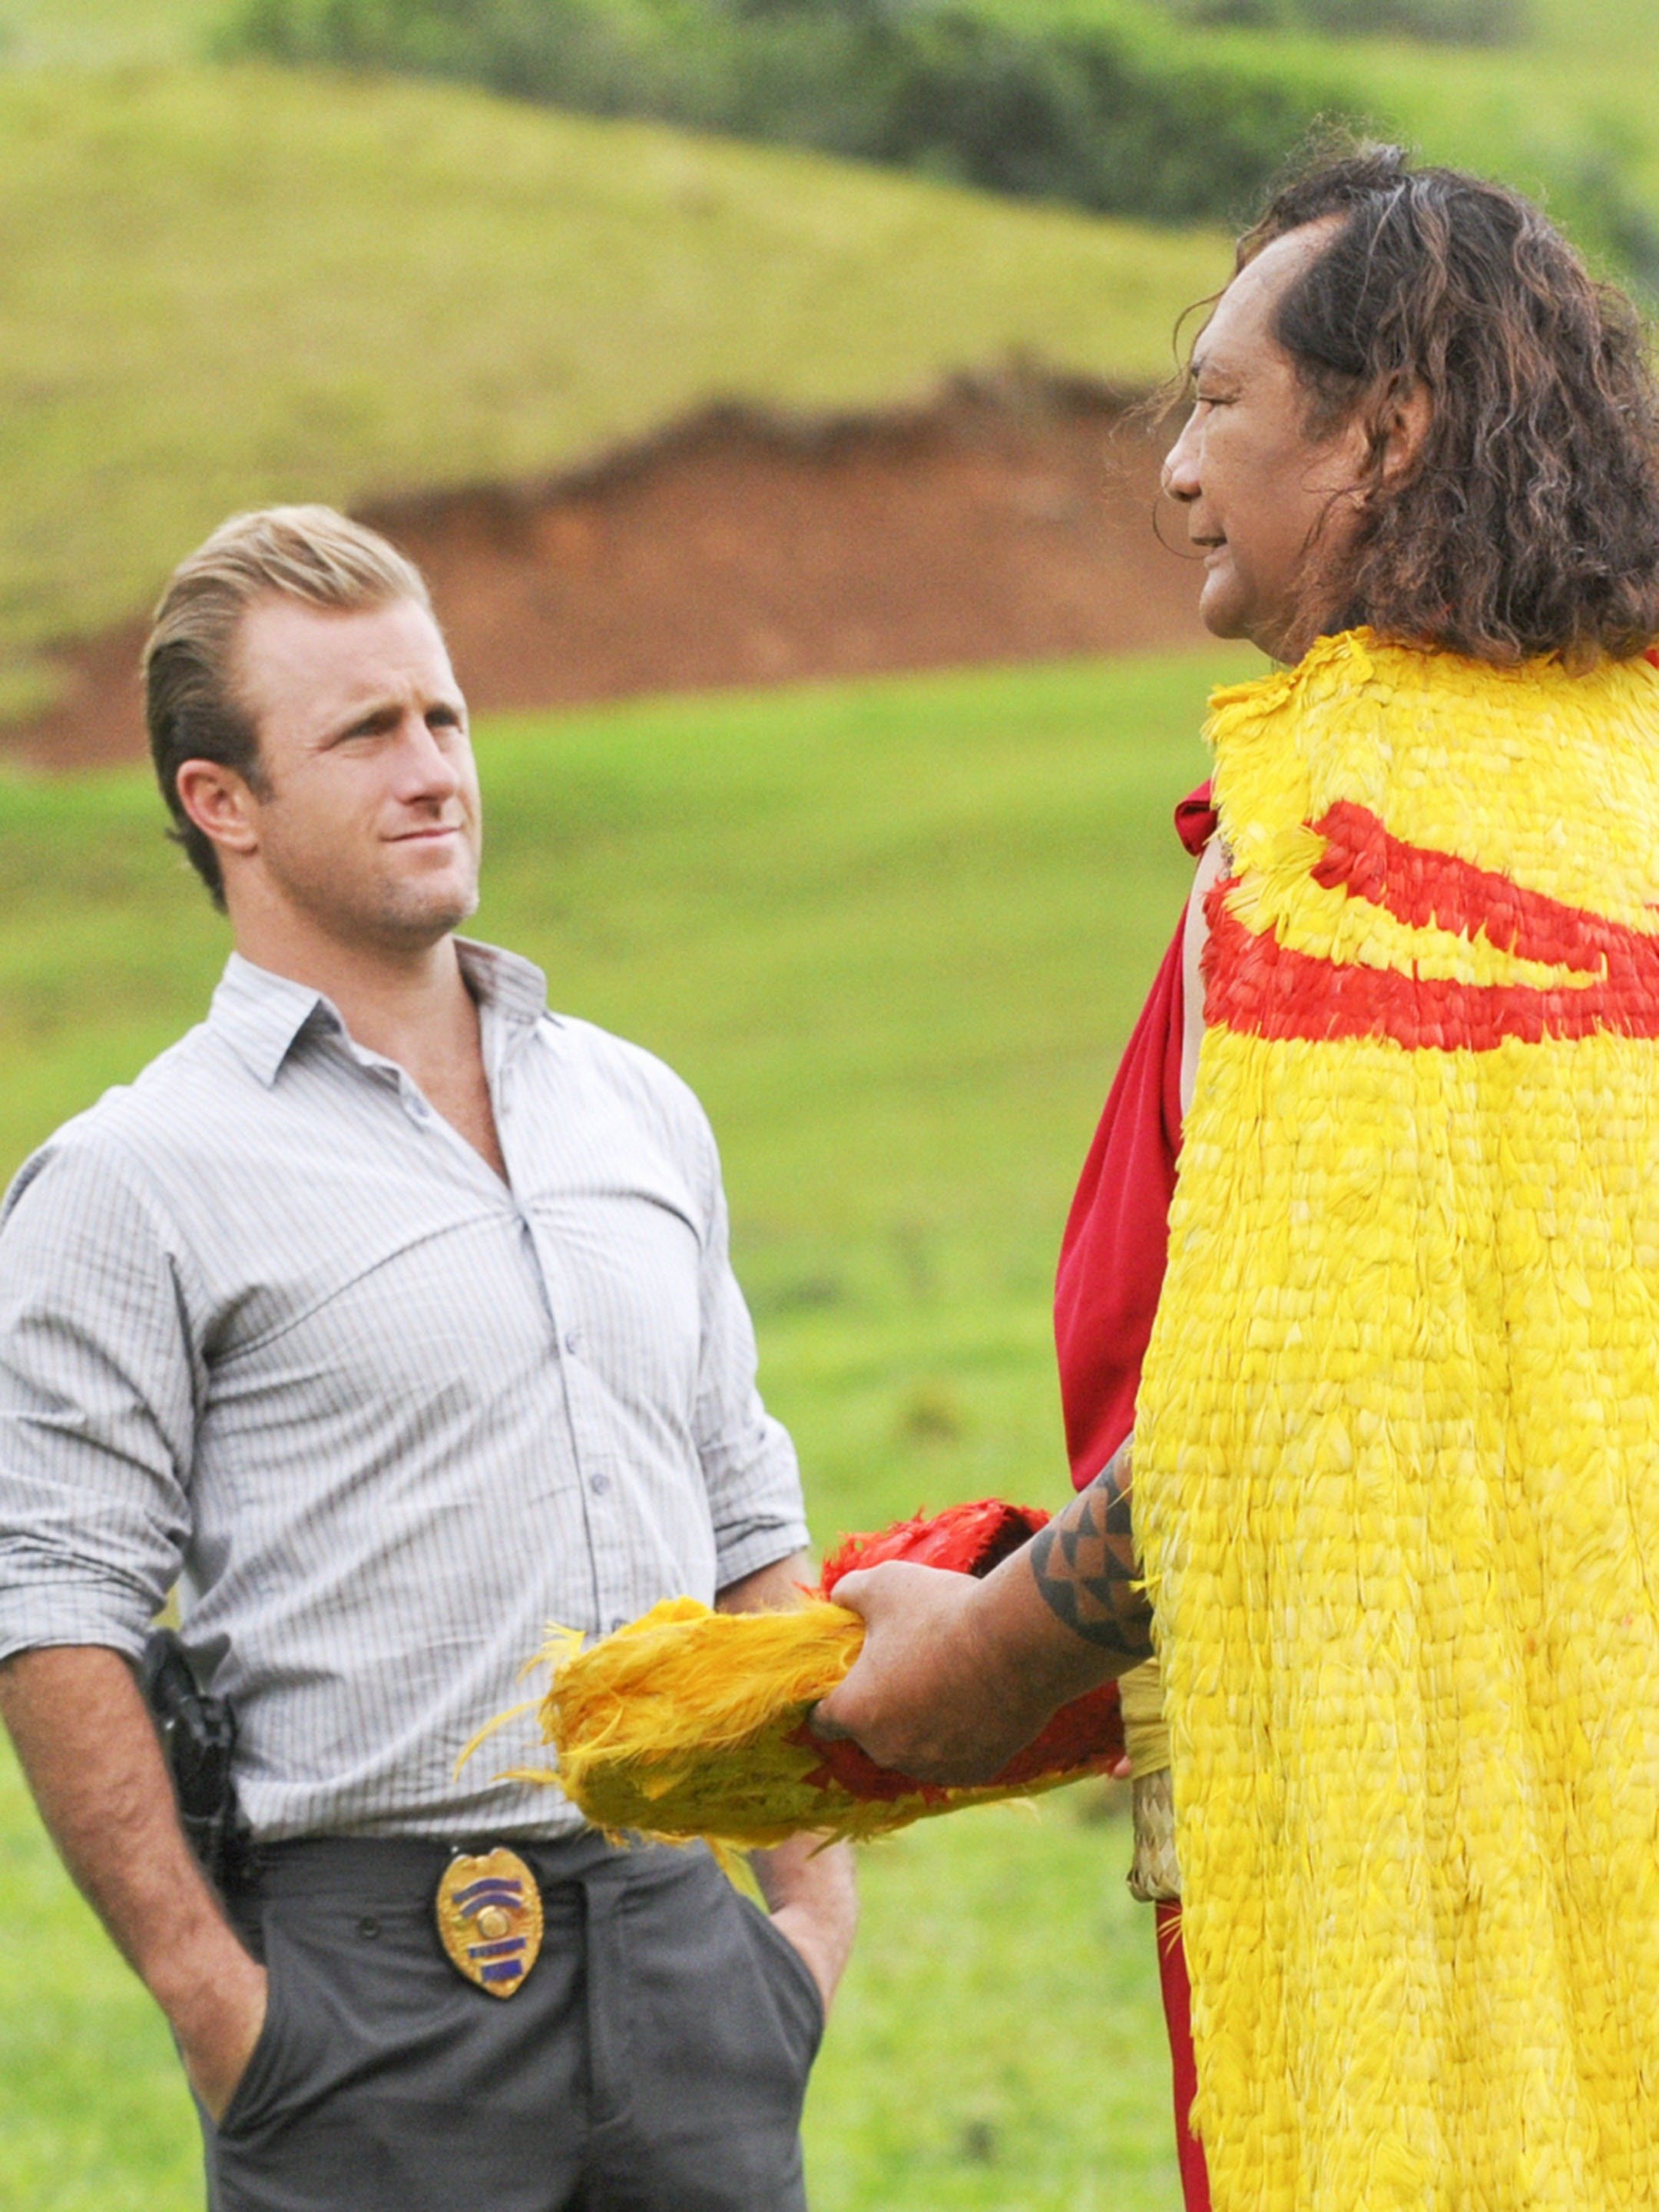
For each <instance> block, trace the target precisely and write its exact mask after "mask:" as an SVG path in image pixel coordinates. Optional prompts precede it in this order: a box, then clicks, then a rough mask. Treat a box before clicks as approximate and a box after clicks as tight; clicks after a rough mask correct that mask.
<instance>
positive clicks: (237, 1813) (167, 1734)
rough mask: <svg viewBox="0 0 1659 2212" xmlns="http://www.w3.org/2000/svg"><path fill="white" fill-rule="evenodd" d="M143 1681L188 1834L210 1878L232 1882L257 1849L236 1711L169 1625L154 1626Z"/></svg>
mask: <svg viewBox="0 0 1659 2212" xmlns="http://www.w3.org/2000/svg"><path fill="white" fill-rule="evenodd" d="M138 1686H139V1688H140V1690H141V1691H142V1692H143V1699H144V1703H145V1704H146V1705H148V1706H149V1712H150V1718H151V1719H152V1720H153V1721H154V1722H155V1733H156V1735H158V1736H159V1737H160V1738H161V1756H162V1758H163V1759H165V1760H166V1761H167V1772H168V1774H169V1775H170V1776H171V1777H172V1779H173V1796H174V1798H175V1799H176V1801H177V1802H178V1807H179V1824H180V1826H182V1827H183V1829H184V1832H185V1838H186V1839H187V1840H188V1842H189V1844H190V1847H191V1850H193V1851H194V1852H195V1854H196V1857H197V1859H198V1860H199V1861H200V1863H201V1867H202V1871H203V1873H204V1874H205V1875H206V1876H207V1878H208V1880H209V1881H210V1882H212V1883H213V1885H214V1887H216V1889H219V1890H227V1889H229V1888H230V1887H232V1886H233V1885H234V1884H235V1883H236V1882H238V1881H240V1880H242V1879H243V1878H244V1877H245V1876H246V1874H247V1872H248V1870H249V1867H250V1863H251V1860H252V1832H251V1831H250V1830H249V1827H248V1825H247V1822H246V1820H244V1819H243V1817H242V1809H241V1807H240V1805H239V1804H238V1802H237V1801H236V1784H235V1779H234V1776H233V1774H232V1771H231V1768H232V1762H233V1760H234V1755H235V1751H236V1716H235V1715H234V1713H233V1712H232V1711H231V1709H230V1707H229V1706H228V1705H227V1704H226V1702H225V1700H224V1699H222V1698H216V1697H212V1696H210V1694H209V1693H208V1692H206V1691H204V1689H203V1687H202V1686H201V1684H200V1683H199V1682H198V1681H197V1679H196V1670H195V1668H193V1667H192V1666H191V1663H190V1655H189V1653H188V1652H187V1651H186V1650H185V1647H184V1645H183V1644H182V1643H181V1642H180V1641H179V1638H178V1636H177V1635H176V1634H175V1633H174V1632H173V1630H172V1629H170V1628H157V1629H154V1630H152V1631H151V1632H150V1635H149V1639H148V1640H147V1642H146V1643H145V1645H144V1653H143V1658H142V1659H141V1660H140V1661H139V1662H138Z"/></svg>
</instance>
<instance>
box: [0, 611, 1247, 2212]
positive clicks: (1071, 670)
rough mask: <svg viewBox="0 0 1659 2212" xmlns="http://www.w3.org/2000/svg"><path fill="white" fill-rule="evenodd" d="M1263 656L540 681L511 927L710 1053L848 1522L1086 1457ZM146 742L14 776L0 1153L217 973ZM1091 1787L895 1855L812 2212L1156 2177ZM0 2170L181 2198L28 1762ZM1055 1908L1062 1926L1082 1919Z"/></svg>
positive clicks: (14, 1808)
mask: <svg viewBox="0 0 1659 2212" xmlns="http://www.w3.org/2000/svg"><path fill="white" fill-rule="evenodd" d="M1242 666H1243V657H1242V656H1241V655H1240V654H1239V653H1237V652H1234V653H1230V654H1218V653H1206V654H1200V655H1197V656H1191V657H1187V658H1183V659H1149V660H1146V661H1139V662H1137V661H1128V662H1120V663H1117V664H1113V665H1073V666H1069V667H1061V668H1049V669H1045V670H1041V671H1021V672H1011V673H1003V674H994V675H988V676H987V675H983V674H980V675H975V676H972V677H965V676H964V677H956V676H952V677H928V678H912V679H908V680H905V681H900V682H892V681H888V682H883V683H880V684H861V685H856V686H849V687H844V688H841V687H837V688H829V689H823V690H803V691H796V692H791V693H785V694H774V695H770V696H759V695H750V696H744V697H742V698H738V699H730V698H701V699H698V700H696V701H691V702H665V703H661V704H656V705H650V706H645V707H629V708H625V709H612V710H609V711H606V712H603V713H592V714H582V715H580V716H575V717H568V718H558V719H553V718H545V717H541V718H536V719H534V720H530V719H526V720H520V721H515V722H513V723H511V724H501V725H498V726H494V727H491V728H490V729H489V730H487V731H486V732H484V734H483V738H482V739H481V742H480V757H481V762H482V766H483V776H484V783H485V790H486V804H487V807H488V810H489V825H490V826H489V840H488V845H489V849H488V852H487V856H486V905H485V908H484V911H483V914H482V915H480V917H479V921H478V925H477V926H478V927H479V928H480V930H481V931H483V932H484V933H490V934H494V935H496V936H498V937H500V938H501V939H504V940H505V941H507V942H508V943H511V944H513V945H518V946H520V947H521V948H522V949H523V950H525V951H528V952H530V953H532V955H533V956H534V957H536V958H537V959H538V960H539V961H540V962H542V963H543V964H544V966H545V967H546V969H547V970H548V974H549V976H550V984H551V992H552V996H553V1000H554V1002H555V1004H556V1005H558V1006H563V1007H566V1008H568V1009H570V1010H571V1011H573V1012H579V1013H581V1014H584V1015H586V1016H588V1017H590V1018H594V1019H596V1020H599V1021H600V1022H603V1023H605V1024H608V1025H610V1026H611V1027H613V1028H616V1029H618V1030H623V1032H625V1033H626V1034H628V1035H629V1036H635V1037H637V1038H639V1039H640V1040H641V1042H645V1043H647V1044H648V1045H650V1046H652V1047H653V1048H655V1049H656V1050H658V1051H659V1052H660V1053H662V1054H665V1056H666V1057H667V1058H668V1059H669V1060H671V1061H672V1062H673V1063H674V1064H675V1065H676V1066H678V1067H679V1068H680V1069H681V1070H682V1072H683V1073H684V1074H685V1075H686V1076H687V1077H688V1078H689V1079H690V1080H691V1081H692V1082H693V1083H694V1084H695V1085H696V1086H697V1088H698V1089H699V1090H700V1091H701V1092H702V1096H703V1097H704V1099H705V1100H706V1102H707V1103H708V1106H709V1109H710V1110H711V1112H712V1114H713V1115H714V1121H715V1125H716V1127H717V1129H718V1131H719V1133H720V1139H721V1142H722V1145H723V1148H724V1152H725V1155H726V1173H727V1180H728V1183H729V1186H730V1189H731V1194H732V1208H733V1216H734V1226H735V1249H736V1253H737V1259H738V1269H739V1272H740V1273H741V1274H742V1276H743V1278H744V1281H745V1283H746V1285H747V1286H748V1287H749V1290H750V1295H751V1298H752V1302H753V1304H754V1306H755V1309H756V1315H757V1327H758V1330H759V1334H760V1341H761V1354H762V1382H763V1387H764V1389H765V1390H766V1392H767V1395H768V1397H769V1401H770V1402H771V1403H772V1404H773V1405H774V1406H775V1407H776V1409H777V1410H778V1411H779V1412H780V1413H781V1414H782V1415H783V1417H784V1418H785V1419H787V1421H788V1422H789V1424H790V1425H791V1426H792V1428H793V1431H794V1433H795V1435H796V1437H797V1440H798V1442H799V1446H800V1449H801V1456H802V1462H803V1466H804V1468H805V1473H806V1477H807V1484H808V1497H809V1504H810V1507H811V1516H812V1521H813V1526H814V1529H815V1533H816V1534H817V1539H818V1541H820V1542H821V1543H823V1542H825V1541H829V1540H831V1539H833V1538H834V1537H835V1536H836V1534H838V1533H839V1532H841V1531H842V1530H844V1529H848V1528H859V1527H868V1526H870V1525H872V1524H875V1523H878V1522H882V1521H884V1520H886V1519H889V1518H891V1517H893V1516H896V1515H897V1514H900V1513H907V1512H910V1511H913V1510H915V1508H916V1507H917V1506H918V1505H921V1504H930V1505H939V1504H945V1503H947V1502H949V1501H950V1500H951V1499H953V1498H962V1497H970V1496H975V1495H983V1494H985V1493H987V1492H993V1491H1000V1492H1003V1494H1005V1495H1007V1496H1011V1497H1014V1498H1025V1499H1030V1500H1031V1501H1033V1502H1036V1503H1048V1504H1056V1503H1058V1502H1059V1501H1060V1499H1061V1498H1063V1497H1064V1496H1065V1495H1066V1476H1065V1471H1064V1465H1063V1457H1062V1452H1061V1447H1060V1420H1059V1411H1058V1405H1057V1400H1056V1393H1055V1387H1054V1371H1053V1352H1052V1349H1051V1345H1050V1339H1049V1323H1048V1297H1049V1288H1050V1281H1051V1277H1052V1271H1053V1263H1054V1252H1055V1249H1056V1246H1057V1243H1058V1238H1059V1234H1060V1223H1061V1220H1062V1218H1063V1216H1064V1212H1065V1207H1066V1200H1067V1197H1068V1195H1069V1192H1070V1189H1071V1187H1072V1184H1073V1180H1074V1178H1075V1176H1076V1173H1077V1170H1078V1169H1079V1165H1080V1164H1081V1161H1082V1158H1083V1155H1084V1152H1085V1149H1086V1146H1087V1144H1088V1140H1089V1137H1090V1134H1091V1129H1092V1127H1093V1123H1094V1121H1095V1118H1096V1115H1097V1113H1098V1110H1099V1106H1100V1103H1101V1100H1102V1098H1103V1096H1104V1092H1105V1090H1106V1086H1107V1084H1108V1081H1109V1076H1110V1073H1111V1066H1112V1062H1113V1059H1114V1056H1115V1050H1116V1048H1117V1047H1118V1045H1119V1043H1120V1042H1121V1039H1122V1037H1123V1036H1124V1035H1125V1034H1126V1032H1127V1027H1128V1025H1129V1023H1130V1021H1131V1020H1132V1018H1133V1013H1134V1011H1135V1009H1136V1007H1137V1006H1138V1004H1139V1000H1140V998H1141V996H1142V995H1143V994H1144V991H1145V989H1146V984H1147V982H1148V981H1149V980H1150V978H1151V975H1152V972H1153V969H1155V967H1156V965H1157V962H1158V957H1159V956H1160V954H1161V952H1162V950H1163V946H1164V943H1165V942H1166V941H1167V939H1168V936H1169V933H1170V930H1171V929H1172V928H1173V927H1174V923H1175V917H1176V913H1177V911H1178V909H1179V907H1180V903H1181V901H1182V897H1183V896H1184V887H1185V884H1186V881H1187V878H1188V873H1189V866H1190V864H1189V863H1188V862H1187V860H1186V859H1185V857H1184V855H1183V854H1182V852H1181V851H1180V848H1179V847H1178V846H1177V845H1176V841H1175V838H1174V836H1173V834H1172V832H1171V830H1170V805H1172V803H1173V801H1174V800H1175V799H1176V798H1177V797H1179V796H1180V794H1181V793H1182V792H1183V791H1184V790H1186V789H1187V788H1188V787H1189V786H1190V785H1191V783H1192V782H1194V781H1196V779H1197V777H1198V776H1199V775H1200V774H1201V773H1202V766H1203V763H1202V757H1201V755H1200V750H1199V747H1198V744H1197V742H1196V731H1197V728H1198V724H1199V720H1200V714H1201V709H1202V702H1203V697H1204V694H1205V691H1206V687H1207V685H1208V684H1210V683H1212V682H1213V681H1215V680H1217V679H1218V678H1219V677H1220V676H1222V675H1224V674H1231V673H1236V672H1238V671H1239V670H1240V669H1241V667H1242ZM160 821H161V811H160V805H159V801H158V800H157V799H155V795H154V793H153V792H152V791H151V790H150V789H149V787H148V786H147V784H146V781H145V780H144V779H143V777H142V776H141V775H138V774H137V772H132V773H123V774H117V775H99V776H95V777H88V778H85V779H82V780H79V781H73V782H67V781H65V782H49V781H44V780H42V781H21V780H18V779H15V778H14V779H12V780H10V781H0V880H3V881H4V882H5V884H7V887H8V896H7V902H6V906H5V909H4V911H3V913H0V1059H3V1062H4V1065H5V1066H6V1068H7V1072H8V1082H7V1085H5V1087H4V1090H3V1091H0V1168H4V1169H7V1170H9V1168H10V1167H11V1166H12V1165H13V1164H15V1162H16V1161H17V1160H18V1158H20V1157H21V1154H22V1153H23V1152H24V1151H25V1149H26V1148H27V1146H30V1145H31V1144H33V1142H34V1141H36V1140H37V1139H39V1138H40V1137H41V1136H42V1135H44V1134H45V1133H46V1131H47V1130H48V1129H50V1128H51V1127H52V1126H53V1125H54V1124H55V1123H56V1122H57V1121H58V1120H59V1119H60V1118H61V1117H62V1116H64V1115H67V1114H69V1113H70V1112H72V1111H74V1110H76V1109H78V1108H79V1107H80V1106H82V1105H83V1104H84V1103H88V1101H89V1100H91V1099H92V1098H93V1097H95V1096H96V1095H97V1093H98V1091H100V1089H101V1088H102V1087H103V1086H104V1085H107V1084H109V1083H111V1082H113V1081H118V1080H120V1079H125V1077H126V1076H128V1075H129V1074H131V1073H132V1072H133V1071H134V1070H135V1069H136V1068H137V1067H138V1066H140V1065H141V1064H142V1063H143V1060H146V1059H147V1058H148V1057H149V1055H150V1054H153V1053H154V1052H155V1050H157V1049H158V1048H160V1047H161V1045H162V1044H164V1043H165V1042H167V1041H168V1040H169V1039H170V1038H171V1037H172V1036H174V1035H176V1034H177V1032H178V1031H179V1030H180V1029H181V1028H183V1027H184V1026H185V1024H187V1023H188V1022H190V1021H191V1020H192V1019H193V1018H196V1016H197V1014H198V1013H199V1012H200V1011H201V1009H202V1007H203V1006H204V1003H205V1001H206V999H207V995H208V994H209V991H210V987H211V985H212V981H213V979H214V977H215V975H216V972H217V969H218V967H219V965H220V963H221V961H222V957H223V952H224V949H225V940H224V929H223V924H222V922H221V921H218V920H217V919H216V917H215V916H214V915H213V914H212V912H211V910H210V908H209V907H208V905H207V902H206V901H205V899H204V897H203V896H201V894H200V893H199V891H198V890H197V888H196V886H195V884H194V880H193V878H190V877H188V876H187V875H186V874H185V871H184V867H183V864H182V862H181V861H179V860H178V858H177V856H176V855H175V854H173V853H172V851H171V850H170V848H167V847H166V846H165V845H164V844H163V843H162V842H161V836H160ZM1097 1802H1098V1801H1097V1799H1095V1798H1093V1797H1091V1795H1090V1793H1088V1792H1086V1791H1070V1792H1066V1793H1062V1795H1061V1796H1060V1797H1059V1798H1056V1799H1054V1800H1052V1801H1050V1802H1048V1805H1046V1806H1045V1807H1044V1808H1042V1809H1041V1811H1040V1812H1039V1813H1038V1814H1036V1815H1035V1816H1032V1817H1022V1816H1021V1815H1020V1814H1019V1813H1018V1811H1017V1810H1016V1811H1008V1810H1006V1809H1005V1810H997V1811H994V1812H992V1813H982V1814H971V1815H963V1816H959V1817H958V1818H957V1819H956V1820H952V1821H946V1822H942V1823H939V1824H935V1825H934V1826H932V1827H925V1828H923V1829H919V1830H917V1831H915V1832H912V1833H911V1834H910V1835H908V1836H907V1837H903V1838H898V1839H896V1841H895V1842H894V1843H893V1844H889V1845H885V1846H882V1847H880V1848H878V1850H875V1851H873V1852H872V1853H871V1854H869V1855H868V1856H867V1857H866V1932H865V1936H864V1940H863V1942H862V1945H861V1948H860V1953H859V1955H858V1958H857V1961H856V1963H855V1966H854V1972H853V1975H852V1978H851V1980H850V1982H849V1985H848V1991H847V1995H846V1997H845V2000H844V2002H843V2006H842V2010H841V2012H840V2014H839V2015H838V2016H837V2019H836V2022H835V2023H834V2025H833V2027H832V2029H831V2033H830V2037H829V2044H828V2046H827V2049H826V2051H825V2055H824V2057H823V2062H822V2063H821V2066H820V2068H819V2071H818V2074H817V2078H816V2081H815V2084H814V2088H813V2093H812V2100H811V2106H810V2109H809V2130H808V2133H809V2150H810V2161H811V2177H812V2185H813V2203H814V2207H815V2212H957V2208H962V2209H963V2212H969V2208H972V2212H1012V2208H1014V2207H1018V2212H1173V2208H1174V2207H1175V2206H1176V2205H1177V2204H1178V2202H1179V2197H1178V2193H1177V2190H1176V2182H1175V2177H1174V2165H1173V2154H1172V2148H1171V2139H1170V2127H1169V2121H1168V2102H1167V2100H1168V2078H1167V2063H1166V2060H1165V2057H1164V2048H1163V2041H1162V2029H1161V2025H1160V2021H1159V2019H1158V2008H1157V1996H1156V1979H1155V1969H1154V1962H1153V1955H1152V1933H1151V1929H1150V1925H1149V1923H1148V1917H1147V1916H1146V1913H1145V1911H1143V1910H1142V1909H1139V1908H1136V1907H1133V1906H1132V1905H1130V1904H1129V1902H1128V1900H1127V1897H1126V1895H1125V1893H1124V1891H1123V1888H1122V1875H1123V1871H1124V1869H1125V1866H1126V1865H1127V1835H1126V1833H1125V1832H1124V1831H1123V1828H1122V1826H1121V1821H1110V1820H1109V1821H1106V1822H1104V1823H1102V1822H1099V1821H1097V1820H1096V1819H1094V1818H1093V1817H1091V1816H1092V1814H1093V1813H1094V1811H1095V1809H1096V1807H1097ZM0 1927H3V1929H4V1931H5V1940H4V1942H3V1943H0V2142H3V2143H4V2145H5V2158H4V2160H3V2162H0V2212H26V2209H27V2212H186V2208H187V2207H190V2206H191V2205H194V2204H196V2203H199V2195H198V2193H197V2184H196V2182H195V2180H194V2179H193V2160H194V2153H193V2150H192V2148H191V2119H190V2115H189V2110H188V2106H187V2105H186V2102H185V2098H184V2095H183V2093H182V2090H181V2089H180V2088H179V2086H178V2083H177V2080H176V2076H175V2075H174V2074H173V2071H172V2065H171V2056H170V2052H169V2051H168V2048H167V2038H166V2034H165V2032H164V2031H163V2029H162V2028H161V2025H160V2022H159V2021H158V2020H156V2019H155V2016H154V2015H152V2014H151V2013H150V2011H149V2009H148V2008H147V2006H146V2004H145V2003H144V2002H143V1999H142V1997H141V1996H140V1995H139V1994H138V1993H137V1990H135V1989H134V1988H133V1986H132V1984H131V1981H130V1979H129V1978H128V1977H127V1976H126V1974H125V1970H124V1969H123V1968H121V1967H120V1966H118V1964H117V1963H116V1962H115V1961H114V1960H113V1957H112V1954H110V1953H109V1951H108V1949H107V1947H106V1946H105V1945H104V1943H103V1942H102V1939H101V1938H100V1936H98V1934H97V1932H96V1930H95V1929H94V1927H93V1926H92V1924H91V1921H90V1917H89V1916H88V1914H87V1913H86V1912H85V1911H84V1910H83V1909H82V1908H81V1907H80V1906H79V1905H78V1904H77V1903H76V1901H75V1900H74V1899H73V1898H72V1896H71V1895H70V1893H69V1890H68V1886H67V1884H66V1883H65V1881H64V1879H63V1877H62V1875H60V1874H59V1873H58V1871H57V1869H56V1868H55V1866H54V1865H53V1863H52V1861H51V1858H50V1854H49V1853H48V1851H47V1850H46V1845H45V1844H44V1842H43V1841H42V1840H41V1838H40V1834H39V1832H38V1829H37V1828H36V1827H35V1826H34V1824H33V1816H32V1815H31V1814H29V1812H28V1810H27V1803H26V1801H25V1798H24V1796H23V1793H22V1790H21V1784H19V1782H18V1781H17V1779H16V1778H15V1772H14V1771H12V1770H11V1769H10V1767H9V1765H7V1764H6V1763H5V1761H4V1760H3V1759H0ZM1056 1931H1063V1932H1061V1933H1060V1934H1057V1933H1056Z"/></svg>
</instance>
